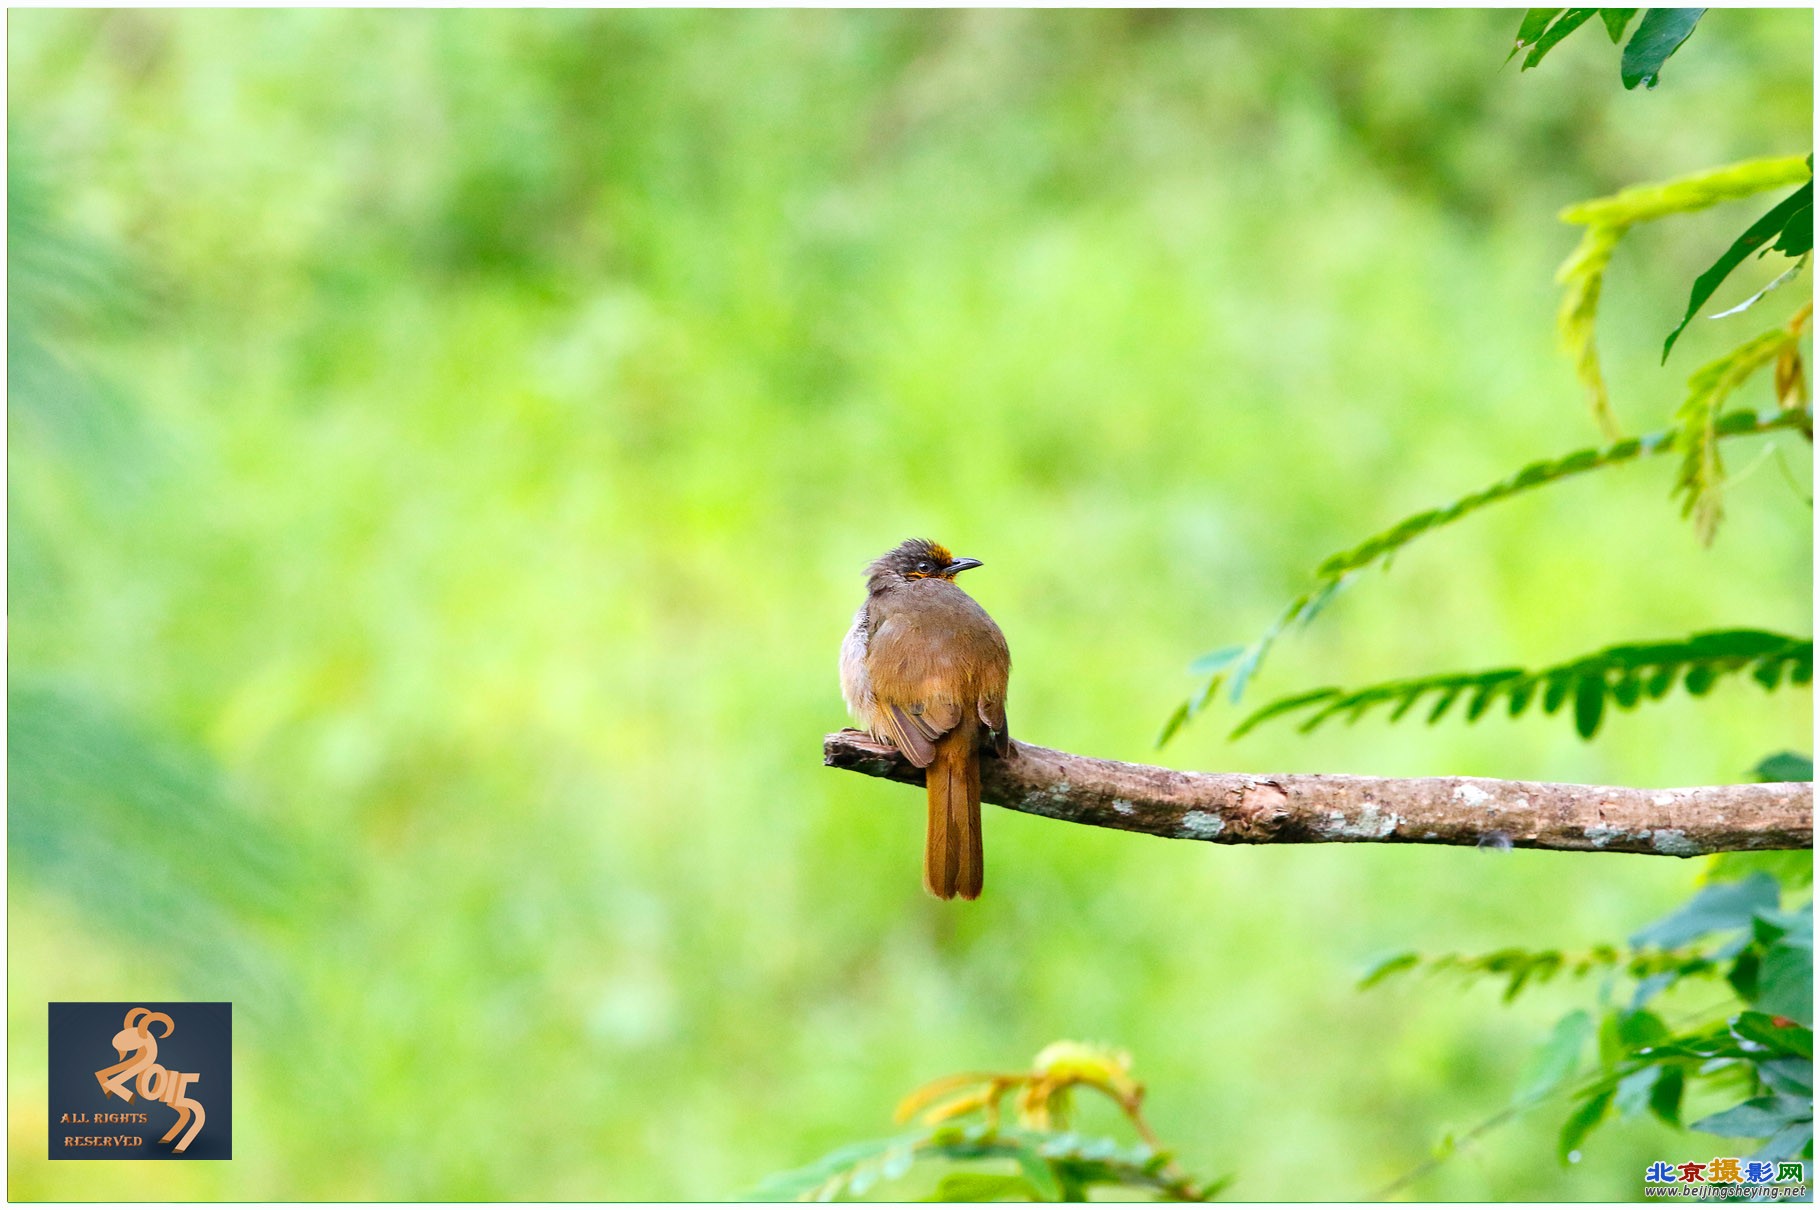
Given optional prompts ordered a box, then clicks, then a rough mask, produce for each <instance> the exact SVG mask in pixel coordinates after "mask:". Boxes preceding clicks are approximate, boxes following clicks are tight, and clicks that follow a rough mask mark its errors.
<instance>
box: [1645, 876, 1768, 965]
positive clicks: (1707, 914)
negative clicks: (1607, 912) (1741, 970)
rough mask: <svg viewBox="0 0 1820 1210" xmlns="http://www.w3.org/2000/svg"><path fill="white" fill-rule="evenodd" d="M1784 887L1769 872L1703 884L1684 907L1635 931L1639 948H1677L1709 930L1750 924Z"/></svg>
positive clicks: (1742, 926)
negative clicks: (1729, 880)
mask: <svg viewBox="0 0 1820 1210" xmlns="http://www.w3.org/2000/svg"><path fill="white" fill-rule="evenodd" d="M1780 898H1781V888H1780V887H1779V886H1778V885H1777V883H1776V880H1775V879H1774V878H1771V877H1770V876H1769V875H1768V874H1761V873H1759V874H1753V875H1751V876H1750V877H1749V878H1746V879H1745V880H1744V881H1742V882H1721V883H1715V884H1714V885H1712V886H1708V887H1703V888H1702V889H1701V890H1700V893H1699V894H1697V895H1695V896H1694V897H1693V898H1692V899H1690V900H1689V901H1688V902H1686V903H1685V904H1682V905H1681V907H1679V908H1677V909H1676V910H1675V911H1673V912H1670V913H1669V914H1668V915H1667V916H1664V917H1663V918H1662V919H1660V920H1658V921H1656V922H1655V923H1654V924H1651V925H1649V926H1647V927H1645V928H1643V929H1640V930H1638V931H1637V932H1636V933H1634V934H1632V936H1631V938H1630V943H1631V945H1632V947H1634V948H1636V949H1642V948H1644V947H1645V946H1651V945H1653V946H1657V947H1659V948H1661V949H1676V948H1678V947H1680V946H1683V945H1686V944H1687V943H1688V942H1690V941H1693V940H1696V939H1698V938H1700V937H1704V936H1706V934H1708V933H1714V932H1720V931H1725V930H1730V929H1737V928H1745V927H1747V926H1749V924H1750V922H1751V919H1752V917H1754V916H1755V915H1756V914H1757V912H1758V910H1760V909H1762V908H1774V907H1775V906H1776V904H1777V902H1778V901H1779V900H1780Z"/></svg>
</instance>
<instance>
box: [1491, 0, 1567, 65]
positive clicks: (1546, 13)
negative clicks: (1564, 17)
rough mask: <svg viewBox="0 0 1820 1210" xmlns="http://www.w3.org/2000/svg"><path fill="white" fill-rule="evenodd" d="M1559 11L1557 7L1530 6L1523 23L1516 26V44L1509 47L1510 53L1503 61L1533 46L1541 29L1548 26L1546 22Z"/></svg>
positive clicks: (1509, 59) (1552, 18)
mask: <svg viewBox="0 0 1820 1210" xmlns="http://www.w3.org/2000/svg"><path fill="white" fill-rule="evenodd" d="M1560 11H1561V10H1560V9H1558V8H1532V9H1530V10H1529V11H1527V12H1525V13H1524V14H1523V23H1522V24H1521V25H1519V26H1518V27H1517V44H1516V45H1515V46H1513V47H1511V48H1510V53H1509V54H1508V55H1506V56H1505V57H1504V61H1505V62H1506V63H1508V62H1510V61H1511V60H1512V59H1514V58H1516V57H1517V56H1518V55H1519V54H1521V53H1522V52H1523V51H1524V50H1526V49H1528V48H1529V47H1531V46H1534V45H1535V44H1536V39H1538V38H1540V37H1541V36H1542V31H1543V30H1545V29H1547V28H1548V23H1549V22H1550V21H1553V20H1554V19H1555V14H1556V13H1558V12H1560Z"/></svg>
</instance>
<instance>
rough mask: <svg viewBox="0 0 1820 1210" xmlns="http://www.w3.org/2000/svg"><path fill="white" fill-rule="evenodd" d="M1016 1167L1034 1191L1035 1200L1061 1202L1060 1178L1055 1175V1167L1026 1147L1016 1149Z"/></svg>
mask: <svg viewBox="0 0 1820 1210" xmlns="http://www.w3.org/2000/svg"><path fill="white" fill-rule="evenodd" d="M1017 1166H1018V1167H1019V1168H1020V1169H1022V1170H1023V1173H1024V1177H1025V1179H1027V1180H1028V1181H1029V1182H1030V1185H1031V1187H1032V1188H1033V1189H1035V1190H1036V1196H1037V1200H1039V1201H1045V1202H1059V1201H1061V1200H1063V1197H1062V1194H1063V1190H1062V1181H1061V1177H1059V1176H1058V1175H1056V1171H1055V1166H1054V1165H1053V1164H1051V1163H1050V1162H1049V1161H1048V1160H1046V1159H1044V1158H1043V1157H1042V1156H1041V1155H1038V1154H1037V1153H1036V1152H1035V1151H1034V1150H1032V1149H1030V1148H1027V1147H1020V1148H1018V1152H1017Z"/></svg>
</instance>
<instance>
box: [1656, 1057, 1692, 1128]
mask: <svg viewBox="0 0 1820 1210" xmlns="http://www.w3.org/2000/svg"><path fill="white" fill-rule="evenodd" d="M1659 1070H1660V1071H1661V1072H1662V1075H1661V1076H1660V1077H1659V1078H1658V1079H1657V1080H1656V1085H1655V1087H1654V1088H1652V1089H1651V1090H1650V1093H1649V1111H1650V1112H1651V1113H1653V1114H1655V1115H1656V1116H1657V1117H1658V1118H1660V1119H1661V1120H1663V1121H1664V1122H1667V1123H1668V1124H1669V1125H1670V1126H1679V1125H1680V1124H1681V1094H1682V1092H1683V1091H1685V1090H1686V1088H1687V1079H1686V1077H1685V1076H1684V1075H1683V1074H1682V1071H1681V1069H1680V1068H1679V1067H1677V1066H1670V1065H1667V1064H1664V1065H1662V1066H1661V1067H1660V1069H1659Z"/></svg>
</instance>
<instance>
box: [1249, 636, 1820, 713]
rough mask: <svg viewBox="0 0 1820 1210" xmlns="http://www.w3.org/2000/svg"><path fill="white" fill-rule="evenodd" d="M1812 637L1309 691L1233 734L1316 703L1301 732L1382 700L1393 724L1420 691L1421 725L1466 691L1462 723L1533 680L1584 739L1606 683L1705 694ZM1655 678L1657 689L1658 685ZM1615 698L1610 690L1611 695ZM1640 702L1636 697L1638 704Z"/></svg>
mask: <svg viewBox="0 0 1820 1210" xmlns="http://www.w3.org/2000/svg"><path fill="white" fill-rule="evenodd" d="M1812 653H1813V640H1812V639H1804V638H1795V637H1793V636H1790V635H1781V634H1775V633H1772V632H1770V631H1762V630H1720V631H1709V632H1706V633H1703V634H1697V635H1694V636H1693V637H1691V638H1689V639H1685V640H1682V641H1679V642H1673V641H1671V642H1661V643H1647V644H1638V643H1624V644H1619V645H1617V646H1613V647H1607V648H1605V649H1603V650H1601V651H1595V652H1593V653H1592V654H1591V655H1586V656H1581V657H1579V658H1577V659H1572V660H1568V661H1566V662H1564V663H1561V664H1557V665H1555V666H1554V667H1552V668H1542V669H1536V670H1534V671H1526V670H1524V669H1522V668H1496V669H1491V670H1489V671H1485V672H1469V673H1461V672H1449V673H1441V674H1438V675H1435V676H1427V677H1416V678H1412V679H1409V680H1401V681H1386V682H1384V683H1382V684H1378V685H1368V686H1366V687H1365V688H1363V689H1355V690H1350V691H1348V690H1343V689H1337V688H1332V687H1329V688H1325V689H1316V690H1314V691H1312V692H1310V693H1303V694H1297V695H1295V696H1293V697H1286V698H1282V699H1279V700H1278V701H1275V702H1272V703H1270V704H1269V705H1267V706H1264V707H1263V708H1261V709H1259V710H1258V711H1256V712H1255V713H1253V714H1252V715H1251V716H1250V717H1248V718H1247V719H1245V721H1244V722H1242V723H1241V724H1239V726H1238V727H1237V728H1236V729H1235V730H1234V731H1233V733H1232V738H1234V739H1237V738H1239V737H1240V736H1242V735H1244V734H1246V733H1247V732H1249V731H1250V730H1251V729H1252V728H1254V727H1256V726H1258V725H1259V724H1260V723H1264V722H1267V721H1269V720H1270V719H1273V718H1278V717H1281V716H1282V715H1285V714H1290V713H1293V712H1295V711H1297V710H1302V709H1306V708H1308V707H1313V706H1318V707H1320V708H1319V709H1318V710H1315V711H1314V712H1313V713H1312V714H1311V715H1310V716H1309V717H1308V718H1307V719H1305V720H1304V721H1303V722H1302V723H1301V724H1300V728H1301V730H1303V731H1305V732H1306V731H1310V730H1313V729H1314V728H1315V727H1317V726H1319V725H1320V724H1321V723H1324V722H1326V721H1327V720H1328V719H1331V718H1333V717H1335V716H1337V715H1345V716H1346V717H1347V720H1348V721H1349V722H1351V721H1356V720H1357V719H1358V717H1359V716H1360V715H1361V714H1362V713H1364V712H1365V711H1366V710H1368V709H1370V708H1371V707H1373V706H1376V705H1379V704H1381V703H1383V702H1388V701H1397V702H1398V703H1399V704H1398V705H1397V707H1396V708H1395V709H1394V710H1393V711H1392V712H1391V714H1390V718H1389V721H1390V722H1393V723H1394V722H1398V721H1400V720H1401V719H1402V718H1403V717H1404V715H1405V714H1406V713H1407V712H1408V711H1409V710H1410V708H1411V707H1412V706H1414V705H1415V704H1416V702H1417V701H1418V700H1419V699H1420V698H1422V697H1424V696H1425V695H1428V694H1438V695H1439V696H1438V698H1437V699H1436V701H1435V703H1434V705H1433V707H1432V708H1431V709H1430V710H1429V712H1428V721H1429V722H1431V723H1432V722H1434V721H1436V720H1438V719H1439V718H1441V716H1442V715H1444V714H1445V713H1446V712H1447V711H1448V710H1449V709H1450V708H1451V707H1452V706H1453V704H1454V703H1455V702H1456V701H1458V700H1459V698H1460V696H1461V695H1462V694H1463V693H1464V692H1465V691H1466V690H1468V689H1472V690H1473V691H1474V694H1473V697H1472V699H1471V705H1470V707H1469V709H1468V710H1467V721H1468V722H1471V721H1474V720H1475V719H1477V718H1479V717H1481V716H1482V715H1483V714H1484V713H1485V711H1486V710H1487V709H1488V708H1489V706H1490V705H1491V703H1492V702H1493V701H1495V700H1496V698H1497V697H1498V696H1499V695H1501V694H1506V693H1508V694H1510V695H1511V697H1510V700H1511V702H1512V709H1511V714H1512V716H1513V717H1514V716H1515V715H1517V714H1518V713H1520V712H1521V706H1520V705H1519V704H1518V703H1523V704H1526V703H1527V702H1528V700H1529V697H1530V695H1531V694H1532V693H1533V692H1534V689H1535V686H1536V684H1537V683H1538V682H1540V683H1541V684H1543V685H1544V689H1543V692H1542V709H1543V711H1544V712H1545V713H1549V714H1553V713H1555V712H1556V711H1558V710H1559V709H1560V708H1561V706H1562V705H1563V704H1565V702H1566V701H1567V699H1568V697H1569V696H1570V695H1571V696H1572V697H1573V699H1574V725H1575V728H1576V729H1577V730H1578V732H1579V733H1580V735H1581V736H1582V737H1587V738H1590V737H1591V736H1592V735H1593V734H1594V733H1595V732H1596V731H1597V730H1598V728H1599V724H1600V721H1601V719H1602V716H1603V712H1604V705H1605V697H1606V693H1607V689H1606V686H1607V685H1608V684H1609V683H1610V682H1611V680H1612V679H1614V678H1615V679H1617V680H1618V682H1619V683H1620V684H1623V683H1625V680H1626V678H1628V680H1629V683H1630V685H1631V686H1632V687H1633V688H1632V689H1627V690H1626V691H1625V692H1626V693H1631V692H1634V691H1635V690H1634V687H1635V685H1636V684H1637V681H1636V669H1637V667H1638V666H1640V665H1654V666H1655V667H1656V669H1657V671H1656V672H1655V673H1654V674H1653V675H1652V676H1651V678H1650V681H1649V683H1648V684H1647V685H1645V686H1644V687H1643V692H1645V693H1647V694H1649V695H1650V696H1651V697H1652V699H1653V698H1656V697H1660V696H1661V694H1663V693H1666V692H1667V691H1668V688H1670V687H1672V685H1673V682H1674V679H1675V677H1676V676H1678V675H1679V674H1680V672H1681V670H1682V669H1684V668H1685V669H1686V678H1687V687H1688V690H1689V692H1691V693H1694V694H1695V695H1696V696H1698V695H1700V694H1703V693H1706V692H1707V691H1709V690H1710V689H1711V688H1712V687H1713V685H1714V684H1715V683H1716V682H1717V680H1718V678H1719V677H1721V676H1726V675H1733V674H1736V673H1738V672H1740V671H1741V670H1743V669H1744V668H1745V667H1746V666H1747V661H1751V660H1757V659H1775V660H1785V661H1799V660H1802V659H1808V660H1811V659H1812ZM1658 681H1661V682H1662V683H1661V684H1658ZM1614 693H1615V691H1614ZM1639 700H1640V699H1639Z"/></svg>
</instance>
